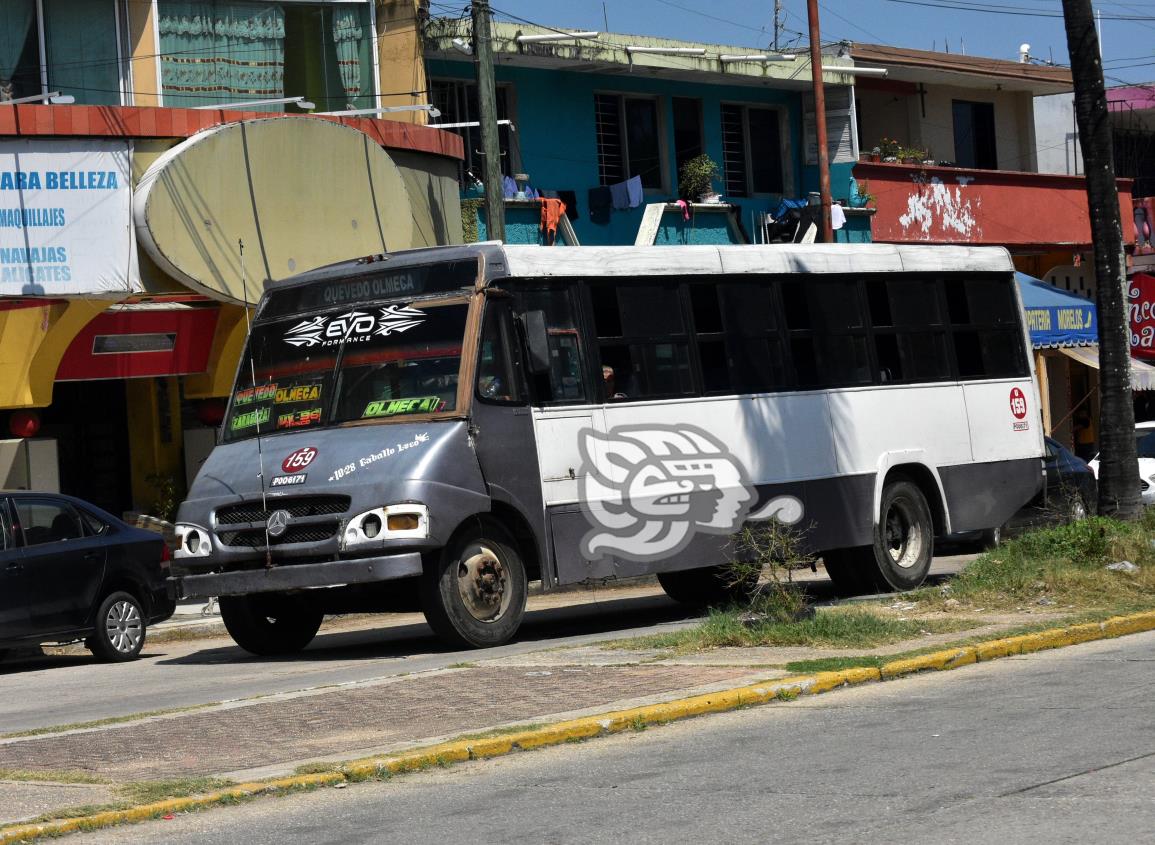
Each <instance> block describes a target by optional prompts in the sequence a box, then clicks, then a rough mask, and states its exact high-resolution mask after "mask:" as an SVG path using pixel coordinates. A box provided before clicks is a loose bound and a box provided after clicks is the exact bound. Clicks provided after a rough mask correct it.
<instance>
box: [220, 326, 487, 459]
mask: <svg viewBox="0 0 1155 845" xmlns="http://www.w3.org/2000/svg"><path fill="white" fill-rule="evenodd" d="M467 311H468V306H467V305H465V304H464V303H457V304H451V305H439V306H433V307H429V306H422V307H420V308H418V307H415V306H412V305H384V306H382V305H375V306H372V307H368V306H362V307H359V308H355V309H352V310H346V309H338V310H335V311H331V312H327V313H323V314H320V315H316V316H310V317H296V318H290V319H287V320H278V321H276V322H272V323H266V324H263V325H258V326H255V327H254V328H253V330H252V333H251V335H250V336H249V343H248V347H247V349H246V350H245V354H244V357H243V358H242V359H241V360H242V363H241V372H240V375H239V377H238V379H237V385H236V388H235V389H234V390H233V396H232V401H231V402H230V403H229V410H228V413H227V414H226V416H225V421H224V440H225V441H226V442H229V441H235V440H243V439H245V438H247V437H253V436H255V435H257V434H268V433H270V432H273V431H285V430H289V429H296V428H315V427H318V426H323V425H328V424H332V423H338V422H348V421H350V420H361V419H385V418H391V417H405V416H407V415H411V414H420V413H442V412H451V411H454V410H456V408H457V383H458V373H459V370H460V366H461V347H462V342H463V338H464V337H465V319H466V313H467Z"/></svg>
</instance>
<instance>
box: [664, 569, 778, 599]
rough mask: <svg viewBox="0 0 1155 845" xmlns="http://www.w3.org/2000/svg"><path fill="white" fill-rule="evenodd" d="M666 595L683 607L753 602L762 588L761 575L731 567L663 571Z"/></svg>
mask: <svg viewBox="0 0 1155 845" xmlns="http://www.w3.org/2000/svg"><path fill="white" fill-rule="evenodd" d="M658 583H659V584H661V586H662V589H663V590H665V591H666V595H667V596H669V597H670V598H672V599H673V600H674V601H678V602H681V603H682V604H693V605H718V604H733V603H737V602H742V601H749V600H750V599H751V598H752V597H753V596H754V593H755V591H756V590H757V589H758V572H757V571H746V570H745V569H743V570H736V569H735V568H734V567H732V566H730V565H729V564H725V563H723V564H720V565H718V566H706V567H703V568H701V569H680V570H678V571H677V572H659V573H658Z"/></svg>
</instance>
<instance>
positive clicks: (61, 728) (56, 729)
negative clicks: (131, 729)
mask: <svg viewBox="0 0 1155 845" xmlns="http://www.w3.org/2000/svg"><path fill="white" fill-rule="evenodd" d="M215 706H216V705H215V704H192V705H190V706H188V707H170V708H169V709H167V710H146V711H144V712H143V713H130V714H128V715H126V716H109V717H108V718H107V719H95V720H93V721H91V722H72V723H71V724H68V725H50V726H49V727H46V728H31V729H29V730H26V731H14V732H12V733H6V734H0V739H20V738H21V737H26V736H43V735H45V734H57V733H64V732H65V731H82V730H86V729H88V728H101V727H104V726H105V725H116V724H120V723H121V722H135V721H137V720H138V719H148V718H150V717H152V716H169V715H171V714H173V713H189V712H191V711H193V710H203V709H205V708H206V707H215Z"/></svg>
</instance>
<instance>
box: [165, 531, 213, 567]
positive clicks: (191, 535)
mask: <svg viewBox="0 0 1155 845" xmlns="http://www.w3.org/2000/svg"><path fill="white" fill-rule="evenodd" d="M176 538H177V546H176V552H175V553H174V555H173V557H175V558H177V559H178V560H179V559H180V558H186V557H208V556H209V555H210V554H212V551H213V542H212V535H211V534H209V532H208V531H206V530H205V529H204V528H201V527H200V526H199V525H189V524H187V523H183V522H178V523H177V526H176Z"/></svg>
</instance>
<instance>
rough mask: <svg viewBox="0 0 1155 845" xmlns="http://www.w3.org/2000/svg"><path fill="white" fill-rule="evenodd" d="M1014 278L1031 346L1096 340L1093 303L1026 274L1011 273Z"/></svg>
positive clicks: (1082, 344)
mask: <svg viewBox="0 0 1155 845" xmlns="http://www.w3.org/2000/svg"><path fill="white" fill-rule="evenodd" d="M1015 278H1016V279H1018V282H1019V291H1020V292H1021V294H1022V297H1023V313H1024V314H1025V315H1026V318H1027V328H1029V329H1030V331H1031V345H1032V346H1033V347H1035V349H1040V348H1044V347H1049V348H1056V347H1062V346H1089V345H1091V344H1094V343H1098V342H1099V325H1098V320H1097V315H1096V314H1095V303H1094V302H1092V301H1091V300H1089V299H1085V298H1083V297H1081V296H1076V295H1075V294H1073V293H1068V292H1067V291H1065V290H1060V289H1059V288H1057V287H1055V286H1054V285H1049V284H1047V283H1046V282H1044V281H1042V280H1041V279H1036V278H1034V277H1032V276H1028V275H1027V274H1026V273H1015Z"/></svg>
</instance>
